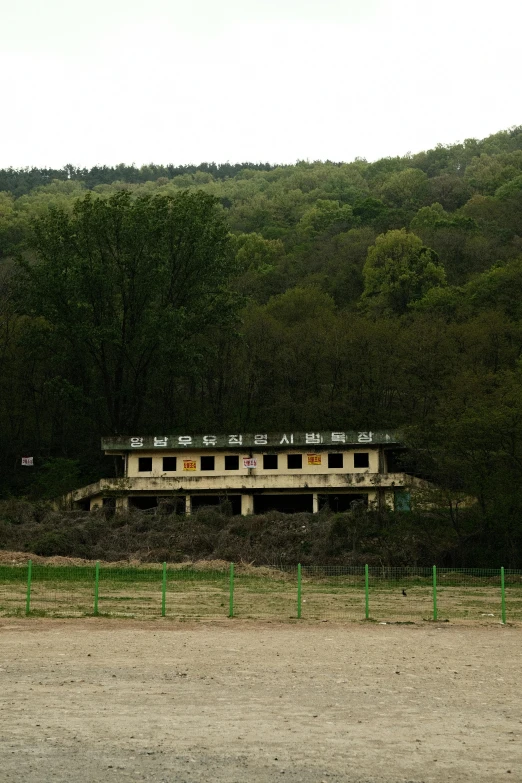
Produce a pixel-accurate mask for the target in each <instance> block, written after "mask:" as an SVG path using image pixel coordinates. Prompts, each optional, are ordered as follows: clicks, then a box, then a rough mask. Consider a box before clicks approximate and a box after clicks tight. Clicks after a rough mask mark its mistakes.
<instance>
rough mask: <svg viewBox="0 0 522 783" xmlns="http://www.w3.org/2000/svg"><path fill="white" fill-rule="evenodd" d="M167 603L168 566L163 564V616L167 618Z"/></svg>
mask: <svg viewBox="0 0 522 783" xmlns="http://www.w3.org/2000/svg"><path fill="white" fill-rule="evenodd" d="M166 602H167V564H166V563H163V580H162V582H161V616H162V617H165V607H166Z"/></svg>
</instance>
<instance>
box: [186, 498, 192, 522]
mask: <svg viewBox="0 0 522 783" xmlns="http://www.w3.org/2000/svg"><path fill="white" fill-rule="evenodd" d="M191 513H192V498H191V497H190V495H185V514H186V515H187V516H188V517H189V516H190V515H191Z"/></svg>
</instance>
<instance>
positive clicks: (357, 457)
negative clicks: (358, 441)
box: [353, 451, 370, 468]
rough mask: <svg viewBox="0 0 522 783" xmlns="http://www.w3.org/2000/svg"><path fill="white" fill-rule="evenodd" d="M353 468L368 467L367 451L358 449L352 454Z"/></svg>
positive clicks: (368, 457) (368, 456)
mask: <svg viewBox="0 0 522 783" xmlns="http://www.w3.org/2000/svg"><path fill="white" fill-rule="evenodd" d="M353 466H354V468H369V467H370V455H369V453H368V452H367V451H359V452H356V453H355V454H354V455H353Z"/></svg>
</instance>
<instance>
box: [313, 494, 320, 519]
mask: <svg viewBox="0 0 522 783" xmlns="http://www.w3.org/2000/svg"><path fill="white" fill-rule="evenodd" d="M312 511H313V513H314V514H318V513H319V495H318V494H317V492H314V494H313V495H312Z"/></svg>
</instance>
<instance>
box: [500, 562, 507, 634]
mask: <svg viewBox="0 0 522 783" xmlns="http://www.w3.org/2000/svg"><path fill="white" fill-rule="evenodd" d="M500 593H501V596H502V623H503V624H504V625H505V624H506V585H505V583H504V566H502V568H501V569H500Z"/></svg>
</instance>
